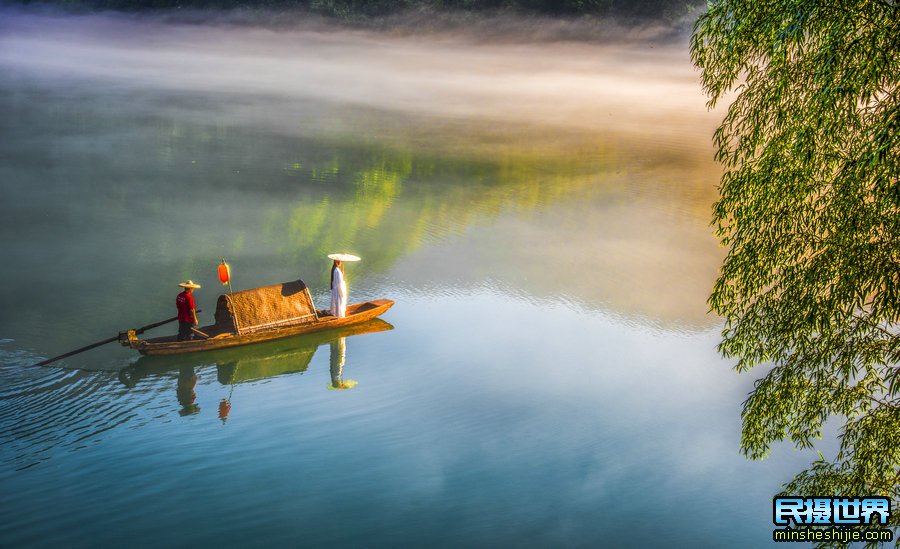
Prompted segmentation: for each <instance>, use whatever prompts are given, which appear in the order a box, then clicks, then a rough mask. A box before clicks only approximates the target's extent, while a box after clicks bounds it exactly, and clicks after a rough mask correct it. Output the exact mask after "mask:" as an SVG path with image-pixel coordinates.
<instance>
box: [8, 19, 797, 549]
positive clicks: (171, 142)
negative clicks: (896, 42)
mask: <svg viewBox="0 0 900 549" xmlns="http://www.w3.org/2000/svg"><path fill="white" fill-rule="evenodd" d="M0 15H4V16H5V17H3V16H0V71H2V72H3V74H4V77H3V78H2V79H0V112H2V113H4V117H3V123H2V124H0V264H2V268H0V488H2V489H0V511H2V517H3V520H2V521H0V546H2V547H54V546H66V547H113V546H127V547H208V546H223V547H248V546H338V547H341V546H346V547H350V546H352V547H359V546H363V547H382V546H385V547H387V546H390V547H396V546H429V547H431V546H437V547H469V546H472V547H517V546H521V547H556V546H564V547H648V546H653V547H756V546H763V545H767V544H769V543H772V542H771V536H772V532H771V530H772V529H773V527H774V526H773V524H772V497H773V496H774V494H775V493H777V492H778V491H779V489H780V486H781V485H782V483H784V482H787V481H788V480H790V479H791V478H792V476H793V475H794V474H796V473H797V472H799V471H801V470H802V469H803V468H804V467H806V465H807V464H808V463H809V462H810V461H811V459H812V457H811V455H814V452H797V451H794V450H793V449H792V448H790V447H789V446H786V445H782V446H776V447H775V448H773V452H772V456H771V457H770V458H769V459H767V460H764V461H750V460H747V459H746V458H745V457H743V456H742V455H741V453H740V426H741V424H740V412H741V403H742V402H743V400H744V399H745V398H746V395H747V393H748V392H749V391H750V390H751V389H752V384H753V378H754V375H753V374H751V375H747V376H739V375H737V374H735V373H734V372H733V371H732V369H731V366H732V364H731V363H730V362H729V361H726V360H723V359H722V358H721V357H720V356H719V354H718V353H717V351H716V344H717V342H718V340H719V331H720V329H721V321H720V320H719V319H717V318H715V317H714V316H711V315H709V314H708V306H707V304H706V299H707V296H708V294H709V290H710V288H711V286H712V283H713V281H714V280H715V277H716V274H717V270H718V266H719V265H720V262H721V259H722V256H723V250H722V249H721V247H720V246H719V244H718V242H717V240H716V238H715V237H714V235H713V234H712V233H711V229H710V227H709V226H708V221H709V216H710V206H711V204H712V202H713V201H714V200H715V198H716V190H715V185H716V181H717V180H718V177H719V173H720V172H719V167H718V166H717V165H716V164H715V163H714V162H713V155H712V149H711V145H710V141H709V138H710V136H711V134H712V130H713V128H714V127H715V116H713V115H711V114H710V113H708V112H707V111H706V109H705V106H704V98H703V97H702V95H701V94H700V90H699V86H698V84H697V82H696V74H695V73H693V71H692V69H691V67H690V65H689V63H688V60H687V57H686V50H685V47H686V45H685V44H684V43H682V42H679V43H675V44H664V43H661V42H654V43H652V44H650V45H646V44H645V45H641V44H636V43H629V44H617V45H615V46H614V47H610V46H609V45H604V44H574V43H568V42H565V43H554V42H552V41H551V42H541V43H538V44H533V43H529V42H527V41H525V42H513V43H508V42H502V41H501V42H499V43H498V42H496V41H491V40H474V41H473V40H471V37H469V38H468V39H464V40H463V39H459V40H457V39H453V38H452V37H448V36H437V37H435V36H419V35H414V36H408V35H394V34H391V35H382V34H379V33H363V32H357V31H354V32H345V31H342V30H337V29H330V30H328V31H327V32H326V31H324V30H323V29H321V28H318V27H316V28H314V29H312V30H309V29H306V30H304V27H302V26H301V27H298V28H285V27H279V28H278V29H272V28H257V27H247V26H246V25H240V24H235V25H230V24H229V25H205V24H200V23H198V22H196V21H194V22H192V23H190V24H178V23H177V22H173V21H167V20H161V19H158V18H150V19H147V18H142V17H115V16H109V15H104V16H96V15H94V16H77V17H76V16H65V17H59V16H51V15H49V14H46V13H44V14H38V15H35V14H31V15H25V14H22V13H14V14H7V13H2V14H0ZM651 46H652V47H651ZM336 251H345V252H351V253H355V254H357V255H359V256H361V257H362V258H363V259H362V261H361V262H359V263H355V264H352V265H350V266H348V267H347V278H348V280H349V286H350V301H351V302H357V301H364V300H368V299H376V298H389V299H393V300H395V301H396V305H395V306H394V307H393V308H392V309H390V311H388V312H387V313H386V314H385V315H384V317H383V321H384V323H381V324H378V323H376V324H374V325H369V326H368V327H367V329H366V330H361V332H364V333H356V334H355V335H354V334H352V333H346V332H333V333H326V334H321V335H317V336H307V337H298V338H293V339H286V340H282V341H276V342H270V343H266V344H260V345H254V346H247V347H241V348H236V349H232V350H224V351H215V352H209V353H198V354H188V355H182V356H174V357H138V355H137V354H136V353H135V352H134V351H132V350H130V349H125V348H121V347H120V346H118V345H116V344H111V345H106V346H103V347H100V348H98V349H95V350H93V351H90V352H87V353H84V354H80V355H77V356H73V357H71V358H67V359H64V360H62V361H60V362H58V363H56V364H55V365H53V366H51V367H47V368H34V367H33V366H32V365H33V364H34V363H36V362H38V361H40V360H42V359H44V358H47V357H51V356H54V355H57V354H60V353H63V352H65V351H67V350H70V349H73V348H76V347H79V346H82V345H85V344H87V343H90V342H91V341H96V340H99V339H103V338H107V337H111V336H115V335H116V334H117V333H118V332H119V331H121V330H125V329H128V328H135V327H137V326H141V325H145V324H149V323H151V322H154V321H157V320H161V319H164V318H168V317H170V316H172V315H173V314H174V298H175V295H176V294H177V293H178V291H179V288H178V287H177V284H178V282H181V281H183V280H185V279H188V278H190V279H193V280H195V281H197V282H199V283H200V284H201V285H202V288H201V289H199V290H197V292H196V293H195V297H196V299H197V304H198V306H199V307H200V308H201V309H203V312H202V313H200V320H201V323H207V322H211V320H212V312H213V310H214V309H215V304H216V299H217V297H218V295H219V294H221V293H223V292H224V291H226V288H225V287H223V286H222V285H221V284H219V283H218V281H217V279H216V267H217V265H218V264H219V263H220V261H221V260H222V258H227V259H228V261H229V262H230V264H231V267H232V278H233V283H234V286H235V290H239V289H247V288H253V287H256V286H262V285H266V284H273V283H277V282H284V281H290V280H296V279H297V278H302V279H303V280H304V281H306V282H307V283H308V284H309V286H310V288H311V290H312V296H313V298H314V299H315V301H316V302H317V304H318V305H319V306H320V307H323V306H326V305H327V296H328V286H327V281H328V268H329V267H330V262H329V261H328V260H327V258H326V256H327V254H328V253H332V252H336ZM174 331H175V328H174V327H173V326H172V325H167V326H164V327H161V328H158V329H157V330H155V331H153V332H149V333H148V334H147V335H148V336H155V335H166V334H172V333H174ZM342 357H343V358H342Z"/></svg>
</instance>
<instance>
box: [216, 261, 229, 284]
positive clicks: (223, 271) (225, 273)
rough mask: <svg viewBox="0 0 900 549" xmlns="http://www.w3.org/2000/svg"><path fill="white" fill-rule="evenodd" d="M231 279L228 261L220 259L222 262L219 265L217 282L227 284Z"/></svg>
mask: <svg viewBox="0 0 900 549" xmlns="http://www.w3.org/2000/svg"><path fill="white" fill-rule="evenodd" d="M230 280H231V269H229V268H228V263H225V260H224V259H223V260H222V264H221V265H219V282H221V283H222V284H228V282H229V281H230Z"/></svg>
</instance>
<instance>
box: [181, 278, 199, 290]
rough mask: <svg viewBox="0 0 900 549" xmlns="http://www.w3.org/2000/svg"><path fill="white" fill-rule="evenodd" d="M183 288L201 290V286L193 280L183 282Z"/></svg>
mask: <svg viewBox="0 0 900 549" xmlns="http://www.w3.org/2000/svg"><path fill="white" fill-rule="evenodd" d="M179 286H181V287H182V288H199V287H200V285H199V284H195V283H194V281H193V280H188V281H187V282H182V283H181V284H179Z"/></svg>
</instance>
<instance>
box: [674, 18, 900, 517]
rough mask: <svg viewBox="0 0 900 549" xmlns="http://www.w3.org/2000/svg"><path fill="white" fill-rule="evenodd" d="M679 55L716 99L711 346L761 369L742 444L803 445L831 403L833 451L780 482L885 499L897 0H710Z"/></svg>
mask: <svg viewBox="0 0 900 549" xmlns="http://www.w3.org/2000/svg"><path fill="white" fill-rule="evenodd" d="M691 54H692V59H693V61H694V63H695V65H696V66H697V67H698V68H699V69H700V71H701V79H702V84H703V87H704V89H705V91H706V92H707V93H708V95H709V97H710V106H711V107H713V106H715V105H716V103H718V102H720V101H722V102H730V105H729V106H728V109H727V113H726V114H725V117H724V120H723V122H722V125H721V126H720V127H719V128H718V130H717V131H716V133H715V136H714V140H715V145H716V147H717V149H718V152H717V157H718V160H719V161H720V162H721V164H722V165H723V167H724V174H723V176H722V180H721V184H720V200H719V201H718V202H717V203H716V204H715V208H714V224H715V227H716V229H717V231H718V235H719V236H720V238H721V240H722V242H723V244H724V245H725V246H726V247H727V249H728V255H727V257H726V259H725V260H724V263H723V265H722V268H721V273H720V277H719V279H718V280H717V282H716V284H715V287H714V290H713V293H712V296H711V297H710V304H711V306H712V309H713V310H714V311H715V312H717V313H718V314H720V315H721V316H722V317H724V320H725V325H724V329H723V340H722V342H721V344H720V350H721V351H722V352H723V354H724V355H726V356H728V357H734V358H736V359H737V366H736V368H737V370H738V371H741V372H746V371H748V370H750V369H751V368H753V367H754V366H762V367H766V368H769V367H770V368H771V369H770V370H769V371H768V372H767V373H766V375H765V376H764V377H762V378H761V379H759V380H758V381H757V383H756V386H755V389H754V391H753V392H752V393H751V394H750V396H749V398H748V399H747V401H746V402H745V404H744V410H743V433H742V449H743V451H744V452H745V453H746V454H747V455H748V456H750V457H753V458H760V457H763V456H765V455H766V454H767V452H768V451H769V450H770V447H771V445H772V444H773V443H774V442H776V441H779V440H790V441H792V442H793V443H794V444H796V445H797V446H799V447H812V446H813V445H814V443H815V440H816V439H817V438H818V437H821V435H822V432H823V425H824V424H825V422H826V421H827V420H829V418H831V419H832V421H833V422H834V424H835V425H836V426H838V427H839V436H840V450H839V451H838V452H837V454H836V455H834V456H833V457H831V458H830V459H826V458H824V457H823V458H822V459H821V460H819V461H817V462H816V463H814V464H813V466H812V467H811V468H810V469H809V470H807V471H804V472H803V473H801V474H799V475H798V476H797V477H796V478H795V479H794V480H793V481H792V482H791V483H789V484H788V485H787V486H786V487H785V491H786V492H793V493H795V494H815V495H820V494H842V495H852V496H855V495H869V494H873V495H874V494H878V495H885V496H889V497H891V498H893V500H894V509H900V507H898V500H900V379H898V374H897V371H898V362H900V323H898V315H900V182H898V176H900V4H898V3H897V2H896V1H891V0H881V1H879V0H846V1H837V0H833V1H815V0H771V1H765V2H745V1H742V0H721V1H714V2H711V3H710V4H709V8H708V11H707V12H705V13H704V14H702V15H701V16H700V18H699V20H698V21H697V22H696V25H695V27H694V33H693V35H692V39H691ZM898 515H900V513H898V512H895V513H894V517H893V520H892V522H893V524H894V525H897V524H898V523H900V520H898V519H900V516H898Z"/></svg>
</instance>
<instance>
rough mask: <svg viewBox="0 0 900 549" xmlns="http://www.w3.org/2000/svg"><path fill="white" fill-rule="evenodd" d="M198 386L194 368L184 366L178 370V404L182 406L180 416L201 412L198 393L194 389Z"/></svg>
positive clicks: (176, 391)
mask: <svg viewBox="0 0 900 549" xmlns="http://www.w3.org/2000/svg"><path fill="white" fill-rule="evenodd" d="M196 386H197V374H195V373H194V368H193V367H192V366H182V367H181V369H179V370H178V387H177V388H176V389H175V393H176V394H177V395H178V403H179V404H181V410H179V411H178V413H179V415H182V416H189V415H191V414H196V413H198V412H199V411H200V406H198V405H197V392H196V391H195V390H194V388H195V387H196Z"/></svg>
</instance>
